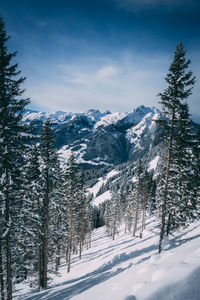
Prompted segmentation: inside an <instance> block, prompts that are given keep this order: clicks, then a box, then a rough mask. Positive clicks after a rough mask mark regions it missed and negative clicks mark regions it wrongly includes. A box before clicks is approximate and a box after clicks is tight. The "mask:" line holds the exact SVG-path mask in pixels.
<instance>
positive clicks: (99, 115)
mask: <svg viewBox="0 0 200 300" xmlns="http://www.w3.org/2000/svg"><path fill="white" fill-rule="evenodd" d="M158 114H159V110H158V109H157V108H155V107H152V108H149V107H145V106H140V107H138V108H137V109H135V110H133V111H132V112H128V113H119V112H115V113H111V112H109V111H105V112H100V111H98V110H88V111H87V112H83V113H67V112H61V111H58V112H51V113H49V112H34V111H27V112H26V113H25V115H24V118H23V121H24V122H26V123H27V124H29V125H30V126H31V127H32V128H33V133H34V134H36V135H38V134H39V131H40V129H41V126H42V123H43V122H44V121H45V120H46V119H50V121H51V123H52V128H53V130H54V133H55V145H56V147H57V149H58V153H59V155H60V157H61V159H62V161H63V163H65V162H66V160H67V159H68V157H69V155H70V153H71V151H73V152H74V154H75V156H76V159H77V162H78V163H80V164H82V165H84V167H85V168H91V167H101V166H108V165H118V164H120V163H124V162H127V161H129V160H134V159H138V158H141V157H143V156H144V155H146V154H148V155H149V152H150V151H151V152H152V149H153V148H154V147H155V146H156V144H157V142H158V141H157V138H156V136H157V135H156V131H157V125H156V123H155V121H154V120H155V119H156V118H157V116H158Z"/></svg>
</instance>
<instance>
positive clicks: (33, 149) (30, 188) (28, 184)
mask: <svg viewBox="0 0 200 300" xmlns="http://www.w3.org/2000/svg"><path fill="white" fill-rule="evenodd" d="M29 148H30V149H29V152H28V153H27V154H26V156H25V165H24V167H23V173H22V181H23V184H22V190H21V194H22V195H21V197H22V199H23V205H22V208H21V216H20V219H21V222H20V225H21V226H20V227H19V229H18V230H17V232H18V236H19V245H20V248H19V250H18V251H19V253H18V255H17V256H18V260H19V262H20V267H19V271H18V272H17V273H18V275H17V277H18V280H24V279H26V278H27V276H35V273H36V270H37V272H38V274H39V276H38V277H39V278H40V269H39V268H40V256H41V251H40V236H41V229H40V227H41V220H40V209H41V197H42V186H41V172H40V165H39V151H38V147H37V146H36V145H35V144H33V146H30V147H29ZM38 281H40V280H38Z"/></svg>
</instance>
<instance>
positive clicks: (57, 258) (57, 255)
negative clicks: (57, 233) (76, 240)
mask: <svg viewBox="0 0 200 300" xmlns="http://www.w3.org/2000/svg"><path fill="white" fill-rule="evenodd" d="M59 265H60V240H59V239H58V241H57V250H56V271H58V268H59Z"/></svg>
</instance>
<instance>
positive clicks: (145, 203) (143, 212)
mask: <svg viewBox="0 0 200 300" xmlns="http://www.w3.org/2000/svg"><path fill="white" fill-rule="evenodd" d="M146 209H147V193H146V191H145V193H144V202H143V210H142V232H143V231H144V229H145V226H146Z"/></svg>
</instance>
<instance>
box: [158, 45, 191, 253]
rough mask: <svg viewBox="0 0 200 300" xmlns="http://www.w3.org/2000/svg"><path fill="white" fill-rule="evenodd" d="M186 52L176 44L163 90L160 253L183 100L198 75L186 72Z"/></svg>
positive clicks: (188, 93)
mask: <svg viewBox="0 0 200 300" xmlns="http://www.w3.org/2000/svg"><path fill="white" fill-rule="evenodd" d="M185 55H186V51H185V49H184V47H183V44H182V43H180V44H179V45H178V46H177V48H176V51H175V53H174V59H173V61H172V63H171V65H170V68H169V73H168V74H167V76H166V78H165V80H166V82H167V84H168V86H167V88H166V89H165V90H164V92H163V93H160V94H159V96H160V98H161V102H160V103H161V105H162V109H163V111H162V113H161V116H160V119H159V121H158V122H159V124H160V125H161V126H162V128H163V133H164V140H163V145H164V147H166V149H167V156H166V164H165V176H164V177H163V186H162V193H163V196H162V197H163V199H162V212H161V231H160V240H159V253H160V252H161V250H162V241H163V238H164V235H165V233H166V230H167V229H166V223H167V221H166V218H168V220H169V218H170V216H169V215H168V213H167V208H168V203H169V202H170V201H171V200H172V194H171V195H169V189H170V186H169V183H170V179H171V178H172V176H171V174H170V168H171V166H172V161H173V159H174V158H173V154H174V149H175V147H176V146H175V144H176V142H175V137H176V136H177V135H178V134H179V130H178V124H179V122H180V111H181V105H183V101H185V100H186V99H187V98H188V97H189V96H190V95H191V93H192V87H193V85H194V83H195V77H193V74H192V72H191V71H188V72H186V69H187V68H188V66H189V64H190V60H186V58H185ZM172 172H173V170H172ZM173 192H175V191H174V190H173V189H172V190H171V193H173ZM168 223H169V222H168Z"/></svg>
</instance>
